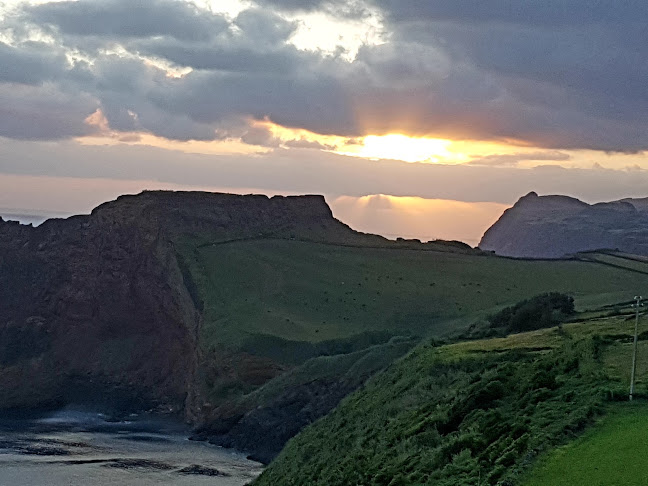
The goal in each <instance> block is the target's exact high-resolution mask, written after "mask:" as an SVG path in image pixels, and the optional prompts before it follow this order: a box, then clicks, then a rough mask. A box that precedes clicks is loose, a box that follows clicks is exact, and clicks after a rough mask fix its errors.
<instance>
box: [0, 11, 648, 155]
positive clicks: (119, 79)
mask: <svg viewBox="0 0 648 486" xmlns="http://www.w3.org/2000/svg"><path fill="white" fill-rule="evenodd" d="M255 3H256V6H252V7H250V8H248V9H245V10H243V11H242V12H241V13H240V14H239V15H238V16H237V17H236V18H234V19H231V18H228V17H226V16H224V15H221V14H217V13H213V12H211V11H207V10H200V9H198V7H196V6H193V5H192V4H190V3H187V2H181V1H172V0H152V1H148V2H133V1H126V0H102V1H90V0H80V1H78V2H70V1H64V2H58V3H50V4H44V5H39V6H27V7H24V8H23V10H22V16H21V17H20V19H19V20H20V22H17V21H15V19H14V21H13V24H11V25H10V22H11V21H10V20H5V21H4V23H5V24H6V25H4V26H3V27H5V28H7V29H12V32H14V34H16V32H29V31H30V29H41V30H43V31H44V32H45V33H46V34H49V35H51V36H53V37H54V38H55V39H56V43H55V44H54V45H56V44H58V45H59V46H60V47H52V45H49V47H44V46H41V45H35V44H31V45H30V44H29V43H26V42H22V43H21V42H20V39H19V40H18V42H16V43H15V44H12V45H11V46H9V45H6V44H0V63H1V65H3V66H8V68H7V69H5V70H0V83H2V82H4V83H7V84H9V83H18V84H21V85H34V86H40V88H39V89H38V90H36V92H37V93H36V94H37V96H35V97H32V99H31V100H27V101H28V105H30V106H32V107H33V109H32V110H31V111H30V110H26V111H25V112H24V116H28V114H29V113H34V116H36V115H35V114H36V113H37V112H38V109H37V106H36V105H34V103H35V102H44V100H45V99H46V94H47V92H48V91H47V90H48V89H54V90H55V91H56V90H58V91H60V92H76V93H79V94H80V96H79V100H86V99H92V100H94V101H95V103H96V105H97V106H99V107H100V108H101V109H102V112H103V113H104V114H105V116H106V118H107V119H108V122H109V124H110V126H111V128H113V129H114V130H118V131H138V130H140V131H149V132H152V133H155V134H157V135H161V136H164V137H168V138H172V139H178V140H188V139H199V140H210V139H219V138H227V137H229V136H232V134H238V135H239V136H243V135H244V134H247V133H248V131H246V129H244V128H241V124H242V123H243V124H244V120H249V119H259V120H262V119H268V120H271V121H273V122H275V123H278V124H281V125H285V126H288V127H295V128H305V129H308V130H311V131H314V132H318V133H322V134H336V135H346V136H349V137H356V136H361V135H364V134H367V133H387V132H393V131H398V132H407V133H411V134H415V135H432V136H437V137H455V138H477V139H495V140H511V139H513V140H518V141H522V142H525V143H531V144H535V145H538V146H542V147H546V148H556V149H575V148H591V149H597V150H609V151H615V150H616V151H627V152H633V151H641V150H644V149H646V148H648V110H645V109H643V107H645V106H646V105H647V104H648V87H647V86H646V83H645V80H646V79H648V64H646V62H645V59H648V29H646V27H645V24H646V20H647V19H648V3H646V2H643V1H642V2H639V1H634V0H632V1H626V2H611V1H603V0H598V1H593V0H563V1H560V2H558V1H553V0H551V1H550V0H538V1H534V2H530V1H529V2H527V1H525V2H521V1H513V0H486V1H477V0H459V1H450V0H437V1H434V2H418V1H414V0H410V1H396V0H367V1H364V2H361V1H359V0H358V1H356V2H340V1H338V0H334V1H333V0H332V1H319V0H257V1H256V2H255ZM376 7H378V8H380V9H381V10H382V13H383V15H384V18H385V30H386V36H385V41H386V42H385V43H383V44H381V45H365V46H363V47H362V48H361V49H360V50H359V52H358V55H357V58H356V59H355V60H354V61H353V62H349V61H348V60H347V59H344V58H343V57H341V56H340V55H339V53H338V54H335V53H333V54H331V53H328V54H327V53H323V52H318V51H302V50H299V49H297V48H296V47H295V46H294V45H292V44H291V43H290V42H289V40H290V38H291V36H292V35H293V34H294V33H295V31H296V30H295V29H296V28H297V26H298V23H297V22H296V21H291V20H287V19H286V18H285V16H282V15H280V13H281V12H288V11H290V12H296V11H301V12H313V11H325V12H327V14H328V15H333V16H335V15H337V16H338V17H341V18H342V17H344V18H348V16H349V15H355V18H361V17H362V16H363V15H365V14H366V13H367V12H368V11H369V10H368V9H370V8H376ZM20 23H22V24H24V26H25V27H23V28H22V31H21V30H20V29H19V28H17V27H16V26H17V25H18V24H20ZM331 35H336V34H335V33H331ZM48 49H49V51H48ZM65 50H67V52H68V53H71V54H73V56H72V57H74V58H75V60H72V61H71V60H70V58H69V57H68V58H66V57H65V56H64V51H65ZM115 51H117V52H120V54H119V55H116V54H109V52H115ZM123 53H126V54H125V55H124V54H123ZM77 54H80V55H77ZM146 58H148V59H146ZM150 61H155V62H154V63H151V62H150ZM158 61H162V62H165V63H167V64H170V65H172V66H174V67H176V68H192V69H194V71H193V72H191V73H189V74H187V75H185V76H183V77H181V78H180V79H171V78H169V77H168V76H167V73H166V72H165V71H164V70H163V69H161V68H160V67H155V63H157V65H158V66H159V62H158ZM49 84H53V85H55V86H54V87H52V86H49ZM18 96H20V94H19V95H18ZM35 100H36V101H35ZM38 100H40V101H38ZM17 102H18V101H17ZM73 104H74V101H73V100H72V99H70V100H69V101H67V102H66V103H65V104H64V106H65V107H66V111H65V113H66V115H65V116H64V118H65V117H67V116H68V115H70V114H72V113H75V112H79V113H84V114H85V113H86V111H87V105H86V102H85V101H80V102H79V106H78V107H76V108H75V109H71V107H72V105H73ZM50 109H52V106H49V107H48V106H44V111H45V112H47V111H48V110H50ZM20 119H21V118H20V117H18V118H17V119H16V120H20ZM82 121H83V120H82V119H80V120H79V123H78V125H79V126H82V125H83V123H82ZM35 123H36V122H35ZM11 124H12V121H11V120H10V119H9V120H4V121H3V125H4V126H5V128H4V133H5V134H10V133H15V134H18V133H19V132H20V130H21V129H22V128H21V127H22V125H20V126H19V125H16V126H15V127H14V128H12V129H11V130H10V125H11ZM47 126H48V125H47V124H45V125H43V128H42V130H37V131H36V132H35V133H39V134H41V135H43V136H46V138H55V137H56V136H63V137H64V136H67V135H66V134H67V133H68V132H69V130H60V129H57V128H56V127H53V131H52V133H51V134H47V133H45V131H46V127H47ZM23 128H24V127H23ZM11 136H14V135H11ZM29 136H30V137H31V136H33V134H32V135H29ZM257 138H258V137H257ZM257 138H255V137H254V136H253V135H251V134H248V139H249V140H253V139H255V140H256V139H257ZM272 143H274V142H272Z"/></svg>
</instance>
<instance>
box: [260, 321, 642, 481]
mask: <svg viewBox="0 0 648 486" xmlns="http://www.w3.org/2000/svg"><path fill="white" fill-rule="evenodd" d="M647 330H648V323H646V322H643V323H642V324H641V332H642V333H645V332H646V331H647ZM632 331H633V322H632V319H630V320H628V319H627V318H626V317H623V316H621V317H615V318H606V319H597V320H589V321H586V322H578V323H571V324H566V325H565V326H564V327H563V329H562V330H560V329H558V328H552V329H544V330H539V331H533V332H529V333H524V334H518V335H512V336H509V337H506V338H499V339H490V340H481V341H471V342H463V343H457V344H453V345H446V346H434V345H433V343H427V344H422V345H420V346H419V347H417V348H416V349H415V350H414V351H413V352H412V353H410V354H409V355H407V356H406V357H405V358H403V359H401V360H399V361H398V362H396V363H395V364H394V365H392V366H391V367H390V368H389V369H388V370H386V371H385V372H384V373H381V374H380V375H378V376H376V377H374V378H373V379H371V380H370V381H369V382H368V383H367V385H366V386H365V387H364V388H363V389H361V390H360V391H358V392H356V393H354V394H353V395H351V396H349V397H347V398H346V399H345V400H344V401H343V402H342V403H341V404H340V406H339V407H338V408H337V409H335V410H334V411H333V412H332V413H331V414H329V415H328V416H327V417H325V418H323V419H321V420H320V421H318V422H316V423H315V424H313V425H312V426H310V427H308V428H307V429H305V430H304V431H303V432H302V433H301V434H300V435H298V436H297V437H296V438H294V439H293V440H292V441H290V442H289V443H288V445H287V446H286V448H285V449H284V451H283V452H282V453H281V455H280V456H279V457H278V458H277V460H276V461H275V462H274V463H272V464H271V465H270V467H269V468H268V469H267V470H266V472H265V473H264V474H263V475H262V476H261V478H260V479H259V480H258V481H257V483H255V484H258V485H266V484H267V485H270V484H272V485H325V484H326V485H344V484H357V485H364V484H367V485H369V484H371V485H410V484H434V485H448V486H449V485H475V484H484V485H486V484H490V485H495V484H502V485H503V484H520V482H521V480H522V479H524V476H523V475H524V473H525V472H526V471H527V470H528V467H529V466H530V465H532V464H534V462H535V461H536V459H537V458H538V457H544V454H546V453H547V452H548V451H550V450H552V448H554V447H556V446H557V445H561V444H565V443H567V442H569V441H570V440H573V439H574V438H575V437H578V436H579V435H580V434H581V433H582V431H583V430H585V428H586V427H588V426H589V425H591V424H592V423H594V421H595V420H596V418H597V417H599V416H601V415H602V414H604V413H605V412H606V411H607V410H608V408H609V407H610V406H613V405H611V404H613V403H615V401H616V400H619V399H621V400H622V399H624V398H625V396H626V394H627V381H626V378H627V374H626V371H625V370H628V369H629V365H630V343H631V334H632ZM644 336H645V334H644ZM644 361H645V359H644V360H643V361H642V365H641V367H640V368H639V376H640V378H644V379H645V377H646V372H647V370H646V364H645V362H644ZM638 390H639V394H640V395H641V394H643V395H645V393H646V383H645V381H643V380H639V383H638ZM616 406H618V405H616ZM643 406H644V407H645V405H643ZM610 440H611V439H609V440H608V439H605V440H603V442H602V444H603V445H606V444H607V445H609V443H610ZM599 452H600V453H601V454H602V453H603V451H599ZM579 453H580V452H579ZM580 454H581V455H582V453H580ZM550 469H551V471H552V473H551V474H557V473H555V470H556V469H555V467H550ZM538 474H540V473H538ZM537 477H539V478H540V477H541V476H537ZM542 477H544V476H542ZM551 477H552V476H551V475H550V476H549V478H551ZM553 477H555V476H553ZM529 480H531V479H529ZM534 480H535V479H534ZM529 484H536V483H529ZM537 484H559V483H555V482H551V480H549V482H545V483H537ZM575 484H625V483H595V482H583V483H575ZM628 484H634V483H628Z"/></svg>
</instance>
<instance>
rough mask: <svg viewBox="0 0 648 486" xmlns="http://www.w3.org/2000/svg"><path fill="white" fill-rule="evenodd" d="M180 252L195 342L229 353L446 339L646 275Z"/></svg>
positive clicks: (356, 256) (252, 246)
mask: <svg viewBox="0 0 648 486" xmlns="http://www.w3.org/2000/svg"><path fill="white" fill-rule="evenodd" d="M186 253H187V257H186V260H187V262H189V264H190V266H191V270H192V274H193V275H194V278H195V280H196V282H197V286H198V289H199V293H200V296H201V298H202V300H203V301H204V313H205V316H204V321H205V322H204V325H203V339H204V342H205V343H210V344H211V343H220V344H223V345H226V346H234V347H240V346H242V345H244V344H245V343H246V341H248V340H250V338H252V337H254V336H264V337H268V336H275V337H279V338H281V339H285V340H289V341H299V342H318V341H323V340H330V339H340V338H344V337H349V336H354V335H358V334H360V333H365V332H373V331H385V332H387V333H390V334H396V335H403V334H415V335H419V336H424V335H427V334H433V335H437V336H438V335H440V334H442V333H445V332H449V331H452V330H456V326H457V325H458V323H457V322H456V320H457V319H459V318H464V317H466V316H470V315H475V314H479V313H480V312H481V313H483V312H484V311H487V310H490V309H494V308H497V307H498V306H502V305H505V304H506V305H508V304H511V303H514V302H517V301H519V300H522V299H524V298H527V297H529V296H532V295H536V294H539V293H542V292H546V291H560V292H567V293H570V294H572V295H574V297H575V298H576V304H577V306H579V307H581V308H582V307H592V306H598V305H603V304H610V303H613V302H617V301H619V300H623V299H625V298H627V296H628V292H632V291H633V290H629V289H638V288H642V287H644V286H645V285H646V284H648V274H646V275H644V274H641V273H636V272H631V271H627V270H624V269H621V268H615V267H610V266H604V265H601V264H597V263H590V262H580V261H564V260H558V261H525V260H512V259H504V258H497V257H493V256H484V255H478V254H466V253H451V252H436V251H424V250H419V251H417V250H403V249H396V248H362V247H356V248H354V247H344V246H336V245H327V244H320V243H312V242H304V241H291V240H272V239H263V240H252V241H239V242H232V243H229V244H219V245H214V246H202V247H199V248H196V247H194V248H191V249H189V250H188V251H186ZM647 267H648V265H647ZM459 325H466V323H465V322H461V323H459ZM257 341H258V340H257Z"/></svg>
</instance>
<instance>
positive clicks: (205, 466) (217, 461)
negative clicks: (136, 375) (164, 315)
mask: <svg viewBox="0 0 648 486" xmlns="http://www.w3.org/2000/svg"><path fill="white" fill-rule="evenodd" d="M189 435H190V431H189V430H187V428H186V427H185V426H184V425H183V424H182V423H178V422H175V421H172V420H162V419H159V418H152V417H142V416H137V415H132V416H128V417H126V418H124V417H122V418H120V419H119V420H116V419H113V418H110V417H107V416H105V415H103V414H101V413H96V412H88V411H79V410H70V409H67V410H60V411H57V412H52V413H47V414H41V415H38V416H31V417H25V416H20V417H18V416H0V486H13V485H16V486H89V485H97V486H104V485H123V486H131V485H132V486H135V485H137V486H152V485H160V484H169V485H171V484H172V485H178V486H184V485H187V486H189V485H192V486H193V485H198V486H199V485H202V484H205V485H207V484H209V485H211V486H242V485H245V484H249V483H251V482H252V481H253V480H254V479H255V478H256V477H257V476H258V475H259V474H260V473H261V472H262V470H263V466H262V465H261V464H259V463H257V462H253V461H250V460H248V459H246V458H245V456H244V455H243V454H240V453H237V452H234V451H231V450H226V449H222V448H219V447H216V446H212V445H210V444H208V443H206V442H198V441H192V440H189V439H188V437H189Z"/></svg>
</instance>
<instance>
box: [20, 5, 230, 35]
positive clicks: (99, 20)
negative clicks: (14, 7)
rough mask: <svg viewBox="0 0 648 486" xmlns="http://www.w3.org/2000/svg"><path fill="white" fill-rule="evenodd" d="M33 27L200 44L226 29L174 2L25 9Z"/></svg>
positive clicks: (192, 8) (200, 12)
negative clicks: (167, 38) (49, 27)
mask: <svg viewBox="0 0 648 486" xmlns="http://www.w3.org/2000/svg"><path fill="white" fill-rule="evenodd" d="M27 13H28V15H29V17H30V18H31V19H32V20H33V21H34V22H36V23H38V24H41V25H46V26H51V27H54V28H55V29H57V30H58V31H60V32H61V33H63V34H68V35H76V36H96V37H102V36H106V37H111V38H114V39H124V38H132V37H153V36H170V37H174V38H177V39H182V40H187V41H201V40H206V39H209V38H211V37H212V36H213V35H214V34H215V33H217V32H220V31H222V30H223V29H226V28H227V27H228V24H227V22H226V21H225V19H224V18H223V17H221V16H217V15H210V14H209V13H208V12H206V11H203V10H199V9H198V8H196V7H195V6H194V5H192V4H191V3H188V2H183V1H174V0H147V1H145V2H141V1H132V0H101V1H90V0H78V1H63V2H51V3H45V4H41V5H36V6H32V7H29V8H27Z"/></svg>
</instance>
